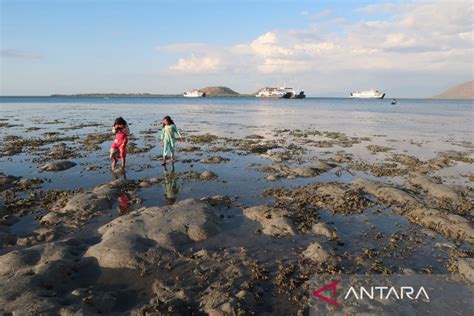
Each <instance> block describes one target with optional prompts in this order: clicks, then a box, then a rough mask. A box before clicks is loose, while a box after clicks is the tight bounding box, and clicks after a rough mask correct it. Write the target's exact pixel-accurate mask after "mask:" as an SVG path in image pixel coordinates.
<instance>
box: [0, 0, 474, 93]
mask: <svg viewBox="0 0 474 316" xmlns="http://www.w3.org/2000/svg"><path fill="white" fill-rule="evenodd" d="M0 10H1V12H0V14H1V22H0V26H1V37H0V53H1V54H0V80H1V82H0V94H1V95H50V94H75V93H99V92H103V93H107V92H116V93H144V92H147V93H181V92H183V91H187V90H191V89H193V88H202V87H205V86H211V85H212V86H214V85H222V86H228V87H230V88H232V89H233V90H236V91H237V92H240V93H253V92H255V91H257V90H258V89H260V88H262V87H265V86H282V85H286V86H292V87H294V88H295V89H297V90H304V91H305V92H306V94H307V95H310V96H348V94H349V93H350V92H351V91H354V90H365V89H370V88H375V89H379V90H382V91H384V92H386V93H387V96H388V97H427V96H432V95H434V94H438V93H439V92H442V91H443V90H445V89H447V88H449V87H451V86H453V85H457V84H460V83H462V82H465V81H469V80H473V79H474V25H473V24H474V18H473V17H474V2H473V1H472V0H433V1H365V0H362V1H355V0H346V1H343V0H334V1H329V0H323V1H321V0H319V1H316V0H315V1H309V0H307V1H296V0H293V1H292V0H275V1H269V0H240V1H231V0H221V1H217V0H201V1H198V0H195V1H172V0H169V1H159V0H158V1H151V0H149V1H147V0H134V1H121V0H115V1H114V0H96V1H90V0H81V1H79V0H55V1H53V0H49V1H48V0H28V1H26V0H14V1H13V0H0Z"/></svg>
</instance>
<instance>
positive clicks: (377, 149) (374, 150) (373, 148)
mask: <svg viewBox="0 0 474 316" xmlns="http://www.w3.org/2000/svg"><path fill="white" fill-rule="evenodd" d="M366 148H367V150H368V151H370V152H371V153H384V152H387V151H390V150H393V148H390V147H385V146H380V145H369V146H367V147H366Z"/></svg>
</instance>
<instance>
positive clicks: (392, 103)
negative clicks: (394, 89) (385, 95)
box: [390, 99, 398, 105]
mask: <svg viewBox="0 0 474 316" xmlns="http://www.w3.org/2000/svg"><path fill="white" fill-rule="evenodd" d="M397 103H398V100H397V99H392V102H390V104H391V105H395V104H397Z"/></svg>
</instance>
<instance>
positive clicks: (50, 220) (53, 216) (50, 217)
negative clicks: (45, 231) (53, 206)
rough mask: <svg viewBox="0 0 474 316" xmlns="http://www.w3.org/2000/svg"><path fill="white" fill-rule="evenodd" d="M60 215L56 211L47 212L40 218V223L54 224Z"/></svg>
mask: <svg viewBox="0 0 474 316" xmlns="http://www.w3.org/2000/svg"><path fill="white" fill-rule="evenodd" d="M59 218H60V215H59V214H58V213H56V212H49V213H48V214H46V215H44V216H43V217H41V219H40V223H41V225H55V224H56V223H58V222H59Z"/></svg>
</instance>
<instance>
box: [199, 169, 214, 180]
mask: <svg viewBox="0 0 474 316" xmlns="http://www.w3.org/2000/svg"><path fill="white" fill-rule="evenodd" d="M215 178H217V175H216V174H215V173H214V172H212V171H204V172H202V173H201V174H200V175H199V179H201V180H212V179H215Z"/></svg>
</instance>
